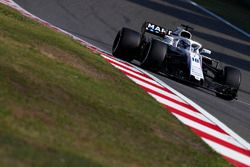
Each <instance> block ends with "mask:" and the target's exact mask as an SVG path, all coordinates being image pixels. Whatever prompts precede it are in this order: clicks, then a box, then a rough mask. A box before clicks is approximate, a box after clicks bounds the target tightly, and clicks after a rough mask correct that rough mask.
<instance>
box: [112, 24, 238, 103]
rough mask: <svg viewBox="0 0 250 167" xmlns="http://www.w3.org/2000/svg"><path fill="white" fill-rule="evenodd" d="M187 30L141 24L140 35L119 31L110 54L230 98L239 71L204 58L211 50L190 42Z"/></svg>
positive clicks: (235, 94)
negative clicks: (135, 61) (172, 29)
mask: <svg viewBox="0 0 250 167" xmlns="http://www.w3.org/2000/svg"><path fill="white" fill-rule="evenodd" d="M190 30H193V28H191V27H189V26H186V25H182V27H177V29H176V30H174V31H171V30H166V29H165V28H163V27H160V26H158V25H155V24H152V23H149V22H145V23H144V24H143V26H142V29H141V33H139V32H136V31H134V30H131V29H129V28H122V29H121V30H120V31H119V32H118V34H117V36H116V38H115V40H114V42H113V48H112V53H113V56H115V57H117V58H120V59H123V60H126V61H129V62H131V61H133V60H137V62H140V63H139V65H140V66H141V67H143V68H145V69H148V70H151V71H153V72H157V73H160V74H163V75H167V76H170V77H174V78H177V79H180V80H182V81H185V82H187V83H192V85H194V86H199V87H202V88H206V89H209V90H211V91H213V92H215V93H216V95H217V96H220V97H224V98H227V99H234V98H235V97H236V96H237V91H238V89H239V86H240V82H241V73H240V71H239V70H238V69H236V68H233V67H230V66H224V67H223V66H222V63H220V62H219V61H217V60H215V59H211V58H209V57H207V56H205V55H204V54H211V51H210V50H208V49H204V48H202V45H201V44H200V43H198V42H196V41H194V40H192V34H191V33H190ZM146 33H149V34H153V35H156V36H157V37H156V38H155V37H154V36H152V35H146Z"/></svg>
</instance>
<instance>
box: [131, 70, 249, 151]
mask: <svg viewBox="0 0 250 167" xmlns="http://www.w3.org/2000/svg"><path fill="white" fill-rule="evenodd" d="M134 67H135V68H137V69H138V70H141V71H142V72H144V73H145V74H147V75H148V76H150V77H151V78H153V79H154V80H155V81H156V82H158V83H159V84H161V85H162V86H164V87H166V88H167V89H168V90H170V91H171V92H173V93H174V94H175V95H177V96H179V97H180V98H181V99H183V100H184V101H186V102H187V103H188V104H190V105H191V106H193V107H194V108H195V109H197V110H198V111H200V112H201V113H202V114H203V115H204V116H205V117H207V118H208V119H209V120H210V121H212V122H214V123H215V124H216V125H218V126H219V127H220V128H221V129H223V130H224V131H225V132H226V133H228V134H230V135H231V136H232V137H233V138H235V140H237V141H238V142H239V143H240V144H242V145H243V146H244V147H245V149H247V150H250V144H249V143H248V142H247V141H246V140H244V139H243V138H242V137H240V136H239V135H238V134H236V133H235V132H234V131H232V130H231V129H230V128H229V127H227V126H226V125H225V124H223V123H222V122H221V121H219V120H218V119H217V118H215V117H214V116H213V115H211V114H210V113H208V112H207V111H206V110H204V109H203V108H201V107H200V106H199V105H197V104H196V103H194V102H193V101H192V100H190V99H189V98H187V97H186V96H184V95H183V94H181V93H179V92H178V91H176V90H175V89H173V88H172V87H170V86H168V85H167V84H166V83H164V82H163V81H161V80H160V79H158V78H156V77H155V76H153V75H152V74H150V73H148V72H146V71H145V70H143V69H140V68H138V67H136V66H134Z"/></svg>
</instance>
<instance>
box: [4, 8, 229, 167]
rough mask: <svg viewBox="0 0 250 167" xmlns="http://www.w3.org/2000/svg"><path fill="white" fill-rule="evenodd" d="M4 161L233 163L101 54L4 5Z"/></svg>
mask: <svg viewBox="0 0 250 167" xmlns="http://www.w3.org/2000/svg"><path fill="white" fill-rule="evenodd" d="M0 23H1V24H0V166H1V167H5V166H6V167H8V166H17V167H18V166H20V167H22V166H25V167H28V166H37V167H39V166H55V167H56V166H60V167H62V166H71V167H72V166H88V167H106V166H110V167H112V166H114V167H117V166H119V167H127V166H130V167H133V166H134V167H136V166H140V167H141V166H148V167H154V166H155V167H159V166H178V167H179V166H201V167H204V166H229V164H228V163H227V162H226V161H224V159H222V158H221V156H219V155H217V154H216V153H215V152H214V151H212V150H211V149H210V148H209V147H208V146H207V145H206V144H204V143H203V142H202V141H201V140H200V139H199V138H198V137H197V136H195V135H194V134H193V133H192V132H191V131H190V130H189V129H188V128H186V127H184V126H183V125H182V124H181V123H179V122H178V121H177V120H176V119H175V118H174V117H173V116H172V115H171V114H169V113H167V112H166V110H165V109H164V108H163V107H162V106H160V105H159V104H158V103H157V102H156V101H155V100H153V99H152V98H151V97H150V96H149V95H147V94H146V93H145V92H144V91H142V90H141V89H140V88H139V87H138V86H136V85H135V84H134V83H132V82H131V81H130V80H128V79H127V78H126V77H125V76H124V75H122V74H121V73H120V72H119V71H118V70H116V69H114V68H113V67H112V66H111V65H109V64H108V63H107V62H105V61H104V60H103V59H102V58H101V57H100V56H98V55H95V54H93V53H91V52H89V51H88V50H87V49H86V48H84V47H82V46H81V45H80V44H78V43H77V42H75V41H73V40H72V39H70V38H68V37H66V36H65V35H63V34H60V33H56V32H53V31H52V30H50V29H48V28H46V27H43V26H41V25H39V24H38V23H36V22H33V21H31V20H29V19H27V18H25V17H23V16H21V15H19V14H18V13H17V12H15V11H13V10H11V9H9V8H8V7H5V6H3V5H0Z"/></svg>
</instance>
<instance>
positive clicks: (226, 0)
mask: <svg viewBox="0 0 250 167" xmlns="http://www.w3.org/2000/svg"><path fill="white" fill-rule="evenodd" d="M194 1H195V2H197V3H198V4H200V5H202V6H204V7H205V8H207V9H209V10H210V11H212V12H214V13H216V14H217V15H219V16H221V17H223V18H225V19H226V20H228V21H229V22H230V23H232V24H234V25H236V26H238V27H240V28H242V29H244V30H245V31H247V32H248V33H249V32H250V17H249V16H250V10H249V9H250V1H249V0H240V1H239V0H209V1H206V0H194Z"/></svg>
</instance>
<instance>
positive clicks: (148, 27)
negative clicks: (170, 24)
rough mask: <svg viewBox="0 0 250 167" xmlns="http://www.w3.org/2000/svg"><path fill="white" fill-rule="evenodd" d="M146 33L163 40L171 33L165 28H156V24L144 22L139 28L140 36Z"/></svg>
mask: <svg viewBox="0 0 250 167" xmlns="http://www.w3.org/2000/svg"><path fill="white" fill-rule="evenodd" d="M146 32H147V33H150V34H153V35H156V36H159V37H162V38H163V37H164V36H165V35H167V34H169V33H170V32H171V31H169V30H166V29H165V28H163V27H161V26H158V25H156V24H153V23H150V22H145V23H144V24H143V25H142V27H141V33H142V35H144V34H145V33H146Z"/></svg>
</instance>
